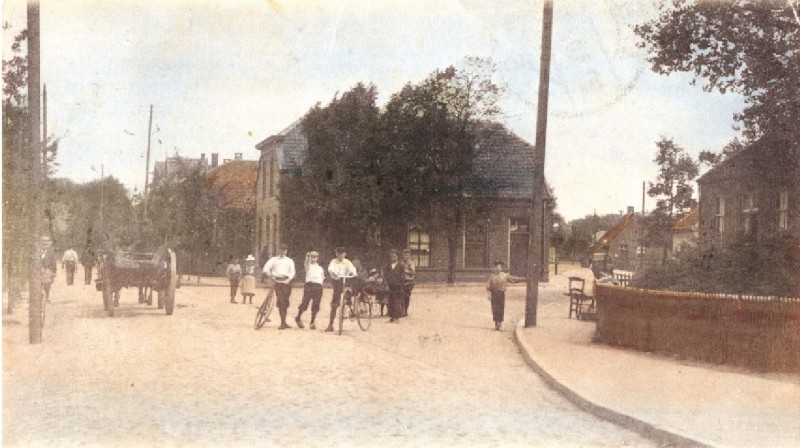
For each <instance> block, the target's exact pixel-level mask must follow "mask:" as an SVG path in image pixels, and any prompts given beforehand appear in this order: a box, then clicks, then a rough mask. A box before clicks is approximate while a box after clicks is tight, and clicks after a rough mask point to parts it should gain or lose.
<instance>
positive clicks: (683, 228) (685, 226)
mask: <svg viewBox="0 0 800 448" xmlns="http://www.w3.org/2000/svg"><path fill="white" fill-rule="evenodd" d="M699 222H700V209H699V208H695V209H693V210H692V211H691V212H689V214H688V215H686V216H685V217H684V218H683V219H681V220H680V221H678V222H676V223H675V225H674V226H672V232H673V233H680V232H689V231H692V230H694V228H695V227H696V226H697V224H698V223H699Z"/></svg>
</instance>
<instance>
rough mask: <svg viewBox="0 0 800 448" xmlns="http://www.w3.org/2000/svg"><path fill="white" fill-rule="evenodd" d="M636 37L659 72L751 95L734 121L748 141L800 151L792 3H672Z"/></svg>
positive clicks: (798, 61) (797, 29)
mask: <svg viewBox="0 0 800 448" xmlns="http://www.w3.org/2000/svg"><path fill="white" fill-rule="evenodd" d="M634 31H635V33H636V34H637V35H639V37H640V39H641V40H640V42H639V46H640V47H642V48H645V49H646V50H647V52H648V55H649V56H648V60H649V61H650V63H651V64H652V69H653V71H655V72H656V73H660V74H669V73H673V72H687V73H692V74H694V77H695V78H694V81H697V80H702V82H703V88H704V89H705V90H707V91H712V90H717V91H719V92H721V93H725V92H728V91H731V92H736V93H739V94H742V95H744V97H745V101H746V107H745V108H744V110H743V111H742V112H741V113H739V114H737V115H736V116H735V118H736V120H737V121H738V122H739V123H741V126H742V131H743V137H744V138H745V139H746V140H747V141H748V142H758V141H762V140H763V141H764V143H767V144H769V145H773V146H775V145H777V146H783V147H786V146H790V147H792V148H794V149H795V150H796V148H797V145H798V144H800V143H798V142H800V22H798V19H797V15H796V12H795V11H793V10H792V5H791V2H788V1H784V0H728V1H700V0H673V2H672V4H671V5H662V6H661V7H660V14H659V16H658V18H656V19H654V20H652V21H650V22H647V23H644V24H641V25H638V26H636V27H635V28H634ZM694 81H693V82H694Z"/></svg>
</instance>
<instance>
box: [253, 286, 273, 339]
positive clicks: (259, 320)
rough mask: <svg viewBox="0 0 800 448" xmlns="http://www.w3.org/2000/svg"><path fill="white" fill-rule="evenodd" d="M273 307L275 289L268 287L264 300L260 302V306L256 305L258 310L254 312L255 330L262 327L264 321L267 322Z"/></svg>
mask: <svg viewBox="0 0 800 448" xmlns="http://www.w3.org/2000/svg"><path fill="white" fill-rule="evenodd" d="M273 308H275V289H274V288H269V292H267V297H264V302H262V303H261V306H260V307H258V311H257V312H256V323H255V328H256V330H258V329H259V328H261V327H263V326H264V324H265V323H267V322H269V315H270V313H272V309H273Z"/></svg>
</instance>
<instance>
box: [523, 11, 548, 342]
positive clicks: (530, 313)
mask: <svg viewBox="0 0 800 448" xmlns="http://www.w3.org/2000/svg"><path fill="white" fill-rule="evenodd" d="M552 36H553V1H552V0H545V2H544V10H543V13H542V54H541V58H540V62H539V104H538V110H537V112H536V144H535V152H534V161H533V171H534V172H533V207H532V210H531V218H530V224H529V225H528V230H529V239H528V277H527V278H528V285H527V291H526V296H525V327H535V326H536V317H537V316H536V314H537V308H538V306H539V279H540V276H541V275H542V269H541V266H540V263H542V260H541V253H542V250H543V248H542V247H541V246H542V245H543V244H544V241H543V236H544V234H543V233H542V232H543V230H544V229H542V228H541V225H540V223H541V222H542V221H543V218H544V213H545V211H544V200H545V197H546V194H545V191H544V190H545V183H544V156H545V147H546V140H547V99H548V96H549V90H550V47H551V42H552Z"/></svg>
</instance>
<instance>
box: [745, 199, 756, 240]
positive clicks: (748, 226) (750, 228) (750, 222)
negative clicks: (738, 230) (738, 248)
mask: <svg viewBox="0 0 800 448" xmlns="http://www.w3.org/2000/svg"><path fill="white" fill-rule="evenodd" d="M755 204H756V203H755V197H754V195H753V193H745V195H744V197H743V198H742V234H744V235H745V236H750V235H754V234H755V230H756V212H757V211H758V209H757V208H756V205H755Z"/></svg>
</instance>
